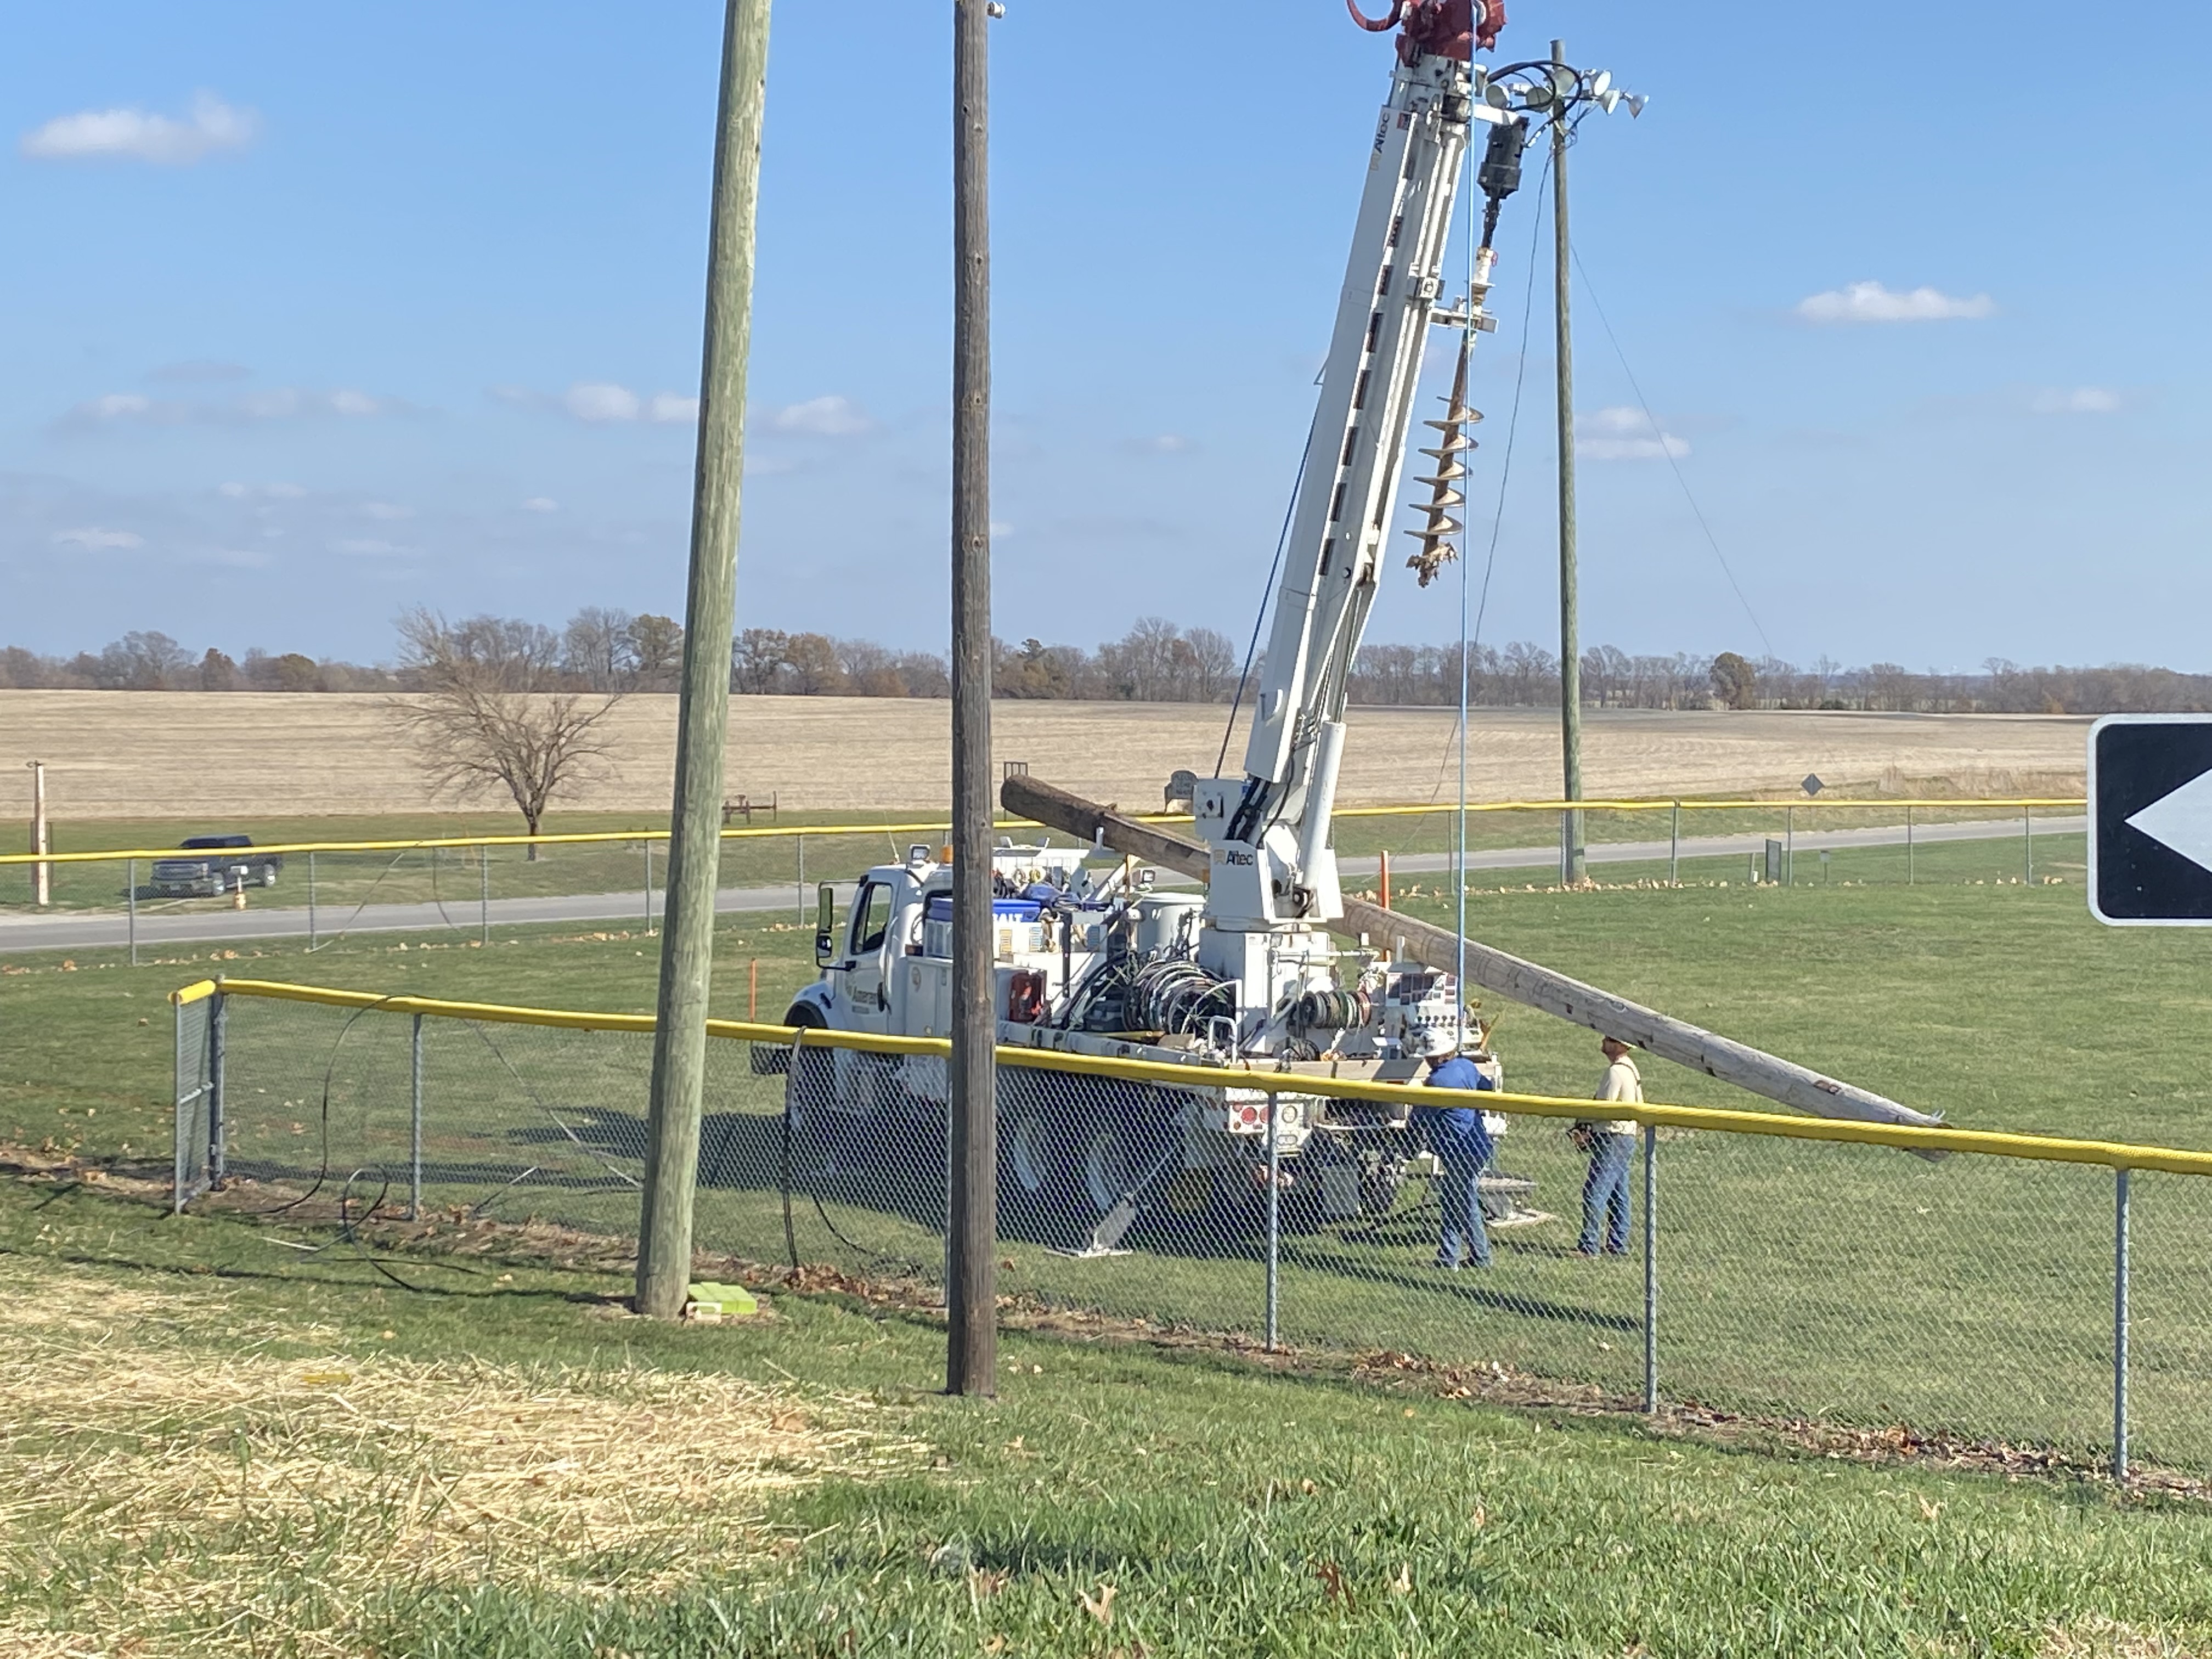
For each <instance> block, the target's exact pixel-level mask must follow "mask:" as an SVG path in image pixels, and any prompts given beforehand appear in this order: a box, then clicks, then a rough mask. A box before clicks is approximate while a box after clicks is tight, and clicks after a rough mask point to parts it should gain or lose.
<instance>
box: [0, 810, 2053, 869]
mask: <svg viewBox="0 0 2212 1659" xmlns="http://www.w3.org/2000/svg"><path fill="white" fill-rule="evenodd" d="M2087 805H2088V802H2087V800H2085V799H2081V798H2080V797H2077V796H2059V795H2053V796H2033V797H2028V796H2003V797H1994V796H1993V797H1987V798H1976V799H1925V800H1923V799H1917V798H1916V799H1909V800H1908V799H1896V800H1832V799H1830V800H1824V799H1805V800H1796V799H1790V800H1699V799H1694V798H1692V797H1690V796H1681V797H1669V798H1668V799H1633V800H1490V801H1469V802H1468V805H1467V810H1468V812H1469V813H1470V814H1480V813H1486V812H1565V811H1582V812H1664V811H1670V810H1671V809H1673V808H1674V807H1678V806H1679V807H1680V808H1682V809H1683V810H1684V811H1692V812H1752V811H1765V812H1777V811H1824V812H1825V811H1869V810H1872V809H1875V808H1881V809H1885V810H1888V811H1907V810H1917V809H1921V808H1936V807H1941V808H1944V809H1947V810H1952V811H1976V810H1982V809H1996V808H2000V807H2002V808H2003V809H2004V810H2006V811H2014V812H2026V811H2034V810H2035V809H2037V808H2044V809H2046V810H2051V811H2057V810H2061V809H2065V808H2074V809H2077V810H2079V809H2082V808H2086V807H2087ZM1457 811H1459V803H1458V802H1457V801H1431V802H1428V803H1425V804H1419V805H1405V806H1340V807H1338V808H1336V809H1335V816H1336V817H1340V818H1392V817H1434V816H1436V815H1437V814H1439V813H1445V812H1457ZM1127 816H1128V817H1132V818H1134V819H1135V820H1136V821H1137V822H1138V823H1190V822H1191V821H1192V819H1191V816H1190V814H1189V813H1188V812H1132V813H1130V814H1128V815H1127ZM999 822H1000V823H1001V824H1002V825H1003V826H1005V827H1006V828H1007V829H1024V828H1030V829H1033V828H1036V827H1037V826H1036V825H1035V824H1033V823H1031V822H1030V820H1029V819H1027V818H1001V819H1000V821H999ZM951 828H952V826H951V823H947V822H945V820H943V819H935V820H932V821H931V822H928V823H794V824H784V825H780V826H775V827H770V828H766V829H763V828H761V827H759V826H753V827H750V828H747V829H724V830H722V831H721V832H720V834H721V838H722V839H723V840H724V841H765V840H772V839H778V838H781V837H785V836H790V837H793V838H802V839H811V838H813V837H815V836H922V835H927V836H935V835H941V834H944V833H945V832H947V831H949V830H950V829H951ZM668 834H669V832H668V831H667V830H665V829H649V828H641V829H589V830H575V831H571V832H569V833H567V834H562V835H547V836H422V837H419V838H417V839H416V840H412V841H404V840H402V841H293V842H269V843H268V844H267V845H265V846H256V847H254V848H251V849H250V850H251V851H252V852H255V853H276V854H286V855H290V854H301V853H417V852H428V851H430V850H432V849H433V848H471V847H582V846H591V845H593V844H599V845H613V844H620V843H624V842H654V841H659V842H665V841H666V840H667V839H668ZM223 850H224V849H222V848H183V847H135V848H116V849H113V850H100V851H96V852H89V853H0V867H4V866H9V865H20V864H112V863H114V862H116V861H117V860H127V859H145V860H154V859H171V858H189V857H191V856H192V855H193V854H196V853H197V854H218V853H220V852H222V851H223ZM238 850H240V851H246V850H249V849H245V848H240V849H238Z"/></svg>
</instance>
